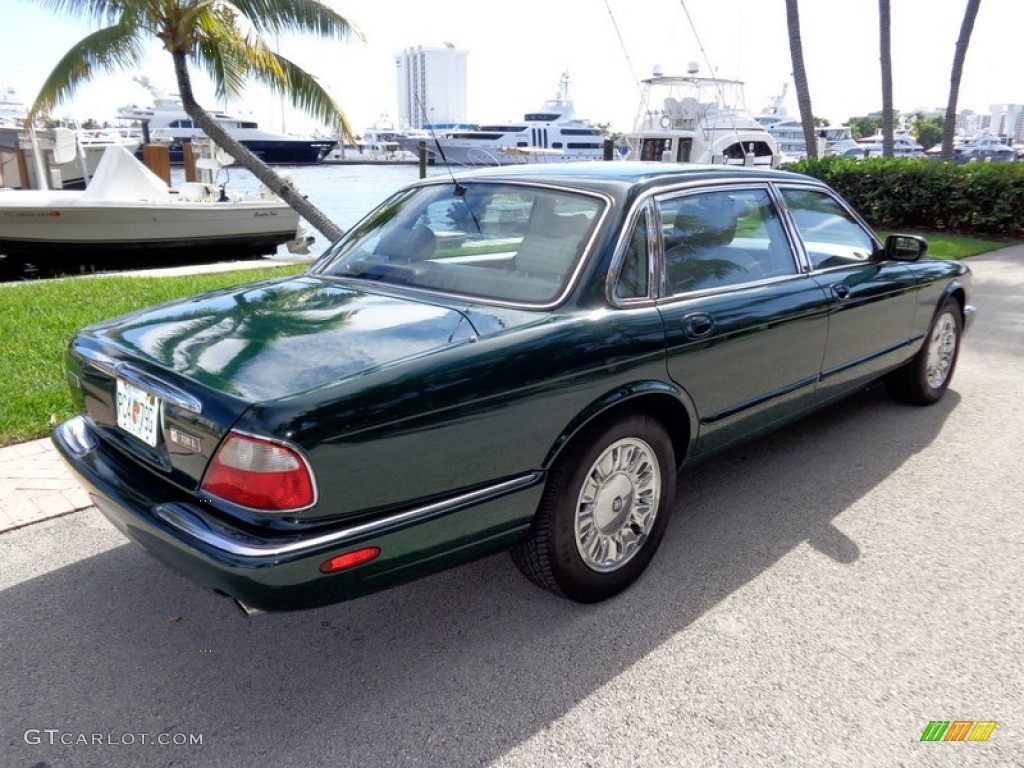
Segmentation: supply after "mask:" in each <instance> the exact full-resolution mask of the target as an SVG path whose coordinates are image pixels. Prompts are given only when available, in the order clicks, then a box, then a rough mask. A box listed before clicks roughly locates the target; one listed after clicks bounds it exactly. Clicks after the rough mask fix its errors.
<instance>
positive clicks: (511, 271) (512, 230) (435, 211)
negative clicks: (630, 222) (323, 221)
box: [313, 183, 605, 304]
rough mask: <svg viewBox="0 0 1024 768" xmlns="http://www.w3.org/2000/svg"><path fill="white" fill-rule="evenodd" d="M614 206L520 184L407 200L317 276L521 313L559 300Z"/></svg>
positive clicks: (464, 187)
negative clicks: (477, 301)
mask: <svg viewBox="0 0 1024 768" xmlns="http://www.w3.org/2000/svg"><path fill="white" fill-rule="evenodd" d="M604 205H605V203H604V202H603V201H602V200H601V199H600V198H596V197H591V196H588V195H584V194H578V193H575V192H566V191H561V190H556V189H550V188H547V187H532V186H525V185H519V184H501V183H470V184H460V185H458V186H456V185H455V184H452V183H446V184H433V185H428V186H423V187H413V188H411V189H407V190H404V191H402V192H399V193H398V194H396V195H395V196H393V197H392V198H390V199H389V200H388V201H386V202H385V203H384V204H383V205H381V206H380V207H379V208H377V209H376V210H374V211H373V212H372V213H371V214H370V215H369V216H367V217H366V218H365V219H363V220H362V221H361V222H360V223H359V224H358V225H356V226H355V227H354V228H353V229H352V230H350V231H349V232H348V233H347V234H346V235H345V236H344V237H343V238H342V239H341V240H339V241H338V242H337V243H335V244H334V245H333V246H331V248H329V249H328V250H327V252H325V253H324V255H323V257H321V259H320V260H319V261H318V262H317V263H316V264H315V265H314V266H313V272H315V273H317V274H322V275H328V276H334V277H348V278H355V279H362V280H373V281H378V282H381V283H388V284H393V285H402V286H412V287H417V288H425V289H428V290H431V291H440V292H443V293H452V294H458V295H460V296H471V297H476V298H481V299H485V300H488V299H489V300H496V301H502V302H514V303H520V304H547V303H550V302H552V301H554V300H555V299H557V298H558V297H559V296H561V294H562V293H563V291H564V290H565V288H566V287H567V285H568V283H569V281H570V279H571V278H572V277H573V275H574V274H575V272H576V267H577V265H578V264H579V263H580V260H581V259H582V256H583V253H584V251H585V249H586V246H587V244H588V243H589V241H590V239H591V235H592V233H593V231H594V228H595V226H596V224H597V221H598V219H599V218H600V216H599V214H600V212H601V210H602V209H603V207H604Z"/></svg>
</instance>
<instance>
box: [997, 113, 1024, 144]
mask: <svg viewBox="0 0 1024 768" xmlns="http://www.w3.org/2000/svg"><path fill="white" fill-rule="evenodd" d="M990 111H991V113H992V122H991V131H992V133H994V134H996V135H997V136H1006V137H1009V138H1011V139H1015V140H1017V141H1024V104H993V105H992V108H991V110H990Z"/></svg>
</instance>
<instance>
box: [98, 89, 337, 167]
mask: <svg viewBox="0 0 1024 768" xmlns="http://www.w3.org/2000/svg"><path fill="white" fill-rule="evenodd" d="M134 79H135V82H137V83H139V85H141V86H142V87H143V88H145V89H146V90H147V91H149V94H150V97H151V98H152V99H153V105H152V106H149V107H140V106H137V105H135V104H130V105H128V106H124V107H121V108H120V109H118V110H117V117H118V119H120V120H125V121H129V122H132V123H136V124H138V123H144V124H145V125H146V126H147V129H148V133H149V139H150V141H153V142H162V143H166V144H168V145H169V146H170V152H171V162H172V163H176V164H179V163H181V162H183V157H184V154H183V151H182V145H183V144H187V143H188V142H190V141H192V140H193V139H197V138H206V134H205V133H203V130H202V129H201V128H200V127H199V126H197V125H196V124H195V123H194V122H193V121H192V118H191V117H189V116H188V114H186V112H185V108H184V107H183V106H182V104H181V99H180V98H179V97H178V96H172V95H170V94H168V93H166V92H164V91H162V90H161V89H160V88H157V87H156V86H155V85H153V83H151V82H150V80H149V78H147V77H136V78H134ZM210 114H211V115H212V116H213V119H214V120H216V121H217V122H218V123H220V125H221V126H222V127H223V128H224V129H225V130H226V131H227V132H228V133H229V134H231V136H233V137H234V138H236V139H238V141H240V142H241V143H242V144H243V145H244V146H245V147H246V148H247V149H249V150H250V151H251V152H252V153H253V154H255V155H256V156H257V157H258V158H260V159H261V160H262V161H263V162H265V163H268V164H271V165H275V164H276V165H316V164H317V163H319V162H321V161H322V160H323V159H324V156H325V155H326V154H327V153H328V152H329V151H330V150H331V148H332V147H333V146H334V144H335V143H336V142H335V141H334V140H333V139H327V138H311V137H307V138H301V137H296V136H288V135H287V134H283V133H273V132H271V131H266V130H263V129H261V128H260V127H259V124H258V123H256V122H255V121H253V120H246V119H242V118H238V117H233V116H231V115H228V114H226V113H224V112H218V111H216V110H211V111H210Z"/></svg>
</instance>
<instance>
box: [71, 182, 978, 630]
mask: <svg viewBox="0 0 1024 768" xmlns="http://www.w3.org/2000/svg"><path fill="white" fill-rule="evenodd" d="M926 250H927V245H926V244H925V242H924V241H923V240H921V239H919V238H915V237H912V236H904V235H893V236H890V237H889V238H887V240H886V241H885V242H884V243H882V242H880V241H879V240H878V239H876V237H875V235H874V234H873V233H872V231H871V229H870V227H868V226H867V225H866V224H865V223H864V221H863V220H862V219H861V218H860V217H859V216H858V215H857V213H856V212H855V211H853V210H852V209H851V208H850V206H849V205H847V204H846V203H845V202H844V201H843V200H842V199H841V198H840V197H839V196H838V195H837V194H836V193H835V192H833V191H832V190H831V189H829V188H828V187H827V186H825V185H823V184H822V183H820V182H818V181H816V180H814V179H811V178H807V177H805V176H798V175H793V174H789V173H784V172H781V171H770V170H755V169H753V168H743V167H720V166H685V165H670V164H662V163H652V164H648V163H629V162H607V163H601V162H589V163H574V164H564V165H555V164H552V165H528V166H518V167H511V168H509V167H506V168H500V169H491V170H486V171H474V172H468V173H465V174H461V175H454V176H437V177H433V178H430V179H427V180H424V181H421V182H419V183H417V184H414V185H412V186H410V187H408V188H407V189H404V190H402V191H400V192H398V193H397V194H395V195H394V196H392V197H391V198H390V199H388V200H386V201H385V202H384V203H383V204H382V205H380V206H379V207H377V208H376V209H375V210H373V211H372V212H371V213H370V214H369V215H368V216H366V218H364V219H363V220H362V221H361V222H360V223H359V224H358V225H356V226H355V227H354V228H353V229H352V230H351V231H349V232H348V233H347V234H346V235H344V236H343V237H342V238H341V239H340V240H338V241H337V242H336V243H334V244H333V245H332V246H331V247H330V248H328V250H327V251H326V252H325V253H324V254H323V256H322V257H321V258H320V259H318V260H317V261H316V262H315V263H314V264H313V265H312V267H311V268H310V269H309V271H308V272H307V273H306V274H303V275H301V276H298V277H288V278H283V279H279V280H271V281H267V282H261V283H255V284H251V285H246V286H242V287H237V288H231V289H227V290H221V291H217V292H214V293H209V294H205V295H202V296H197V297H194V298H190V299H187V300H183V301H177V302H174V303H170V304H164V305H161V306H156V307H151V308H147V309H143V310H141V311H138V312H134V313H132V314H129V315H124V316H122V317H117V318H114V319H112V320H109V321H106V322H103V323H99V324H97V325H93V326H91V327H88V328H86V329H84V330H82V331H81V332H79V333H78V334H77V335H76V336H75V338H74V339H73V340H72V342H71V344H70V346H69V349H68V354H67V376H68V380H69V382H70V385H71V388H72V390H73V392H74V397H75V400H76V402H77V405H78V407H79V409H80V411H81V414H80V415H78V416H76V417H74V418H72V419H70V420H69V421H67V422H65V423H63V424H61V425H60V426H59V427H57V429H56V430H55V431H54V433H53V440H54V442H55V444H56V446H57V448H58V449H59V451H60V453H61V454H62V455H63V457H64V458H65V459H66V461H67V462H68V463H69V464H70V466H71V467H72V469H74V471H75V472H76V473H77V474H78V475H79V477H80V478H81V480H82V481H83V483H84V484H85V485H86V487H87V488H88V491H89V493H90V494H91V496H92V499H93V501H94V502H95V504H96V506H97V507H98V508H99V509H100V510H101V511H102V512H103V514H104V515H106V516H107V517H108V518H109V519H110V521H111V522H112V523H113V524H114V525H115V526H117V527H118V528H119V529H120V530H121V531H122V532H123V533H124V534H125V535H127V536H128V537H129V538H131V539H133V540H135V541H137V542H138V543H139V544H141V545H142V546H143V547H145V548H146V549H147V550H149V551H150V552H151V553H152V554H153V555H155V556H156V557H157V558H159V559H160V560H162V561H164V562H165V563H167V564H169V565H171V566H172V567H174V568H176V569H178V570H180V571H182V572H184V573H186V574H188V575H189V576H190V577H192V578H193V579H194V580H195V581H196V582H198V583H200V584H203V585H206V586H208V587H212V588H213V589H215V590H217V591H219V592H222V593H224V594H227V595H229V596H231V597H232V598H234V599H235V600H236V601H237V603H238V604H239V605H240V606H242V607H243V608H244V609H245V610H246V611H247V612H250V613H252V612H258V611H267V610H287V609H294V608H304V607H310V606H316V605H323V604H326V603H331V602H334V601H339V600H344V599H347V598H352V597H357V596H359V595H365V594H367V593H370V592H373V591H375V590H380V589H383V588H385V587H389V586H392V585H394V584H397V583H399V582H403V581H407V580H410V579H414V578H417V577H419V576H423V575H425V574H428V573H431V572H434V571H437V570H440V569H444V568H449V567H452V566H454V565H457V564H459V563H463V562H465V561H468V560H471V559H474V558H479V557H482V556H484V555H488V554H491V553H494V552H497V551H500V550H504V549H509V550H510V551H511V554H512V558H513V560H514V561H515V563H516V564H517V565H518V566H519V568H520V569H521V570H522V571H523V572H524V573H525V575H526V576H527V577H528V578H529V579H530V580H532V581H533V582H535V583H536V584H538V585H540V586H541V587H544V588H546V589H548V590H551V591H552V592H555V593H557V594H559V595H563V596H565V597H568V598H571V599H573V600H578V601H583V602H595V601H599V600H603V599H605V598H608V597H611V596H612V595H614V594H616V593H618V592H619V591H621V590H622V589H624V588H626V587H627V586H629V585H630V584H631V583H632V582H633V581H634V580H635V579H637V578H638V577H639V576H640V575H641V574H642V573H643V571H644V569H645V568H646V567H647V565H648V563H649V562H650V561H651V558H652V557H653V556H654V553H655V550H656V549H657V548H658V544H659V543H660V542H661V540H662V538H663V536H664V534H665V528H666V526H667V525H668V522H669V517H670V510H671V508H672V502H673V495H674V491H675V483H676V474H677V471H678V470H679V469H680V468H681V467H682V466H684V465H685V464H686V463H687V462H688V461H691V460H692V459H695V458H697V457H700V458H703V457H704V456H705V455H708V454H710V453H712V452H714V451H719V450H721V449H723V448H725V447H727V446H730V445H732V444H734V443H736V442H737V441H740V440H745V439H748V438H750V437H751V436H752V435H755V434H759V433H762V432H764V431H765V430H769V429H772V428H774V427H776V426H778V425H780V424H782V423H784V422H786V421H789V420H791V419H794V418H796V417H799V416H801V415H803V414H806V413H808V412H810V411H812V410H814V409H816V408H820V407H821V406H823V405H825V404H827V403H830V402H833V401H835V400H836V399H837V398H840V397H843V396H844V395H848V394H849V393H851V392H854V391H856V390H858V389H861V388H863V387H864V386H866V385H867V384H869V383H871V382H873V381H875V380H878V379H884V381H885V383H886V385H887V386H888V387H889V389H890V390H891V392H892V393H893V394H894V395H895V396H897V397H899V398H901V399H903V400H906V401H909V402H912V403H919V404H928V403H934V402H935V401H937V400H938V399H939V398H941V397H942V395H943V393H944V392H945V391H946V388H947V387H948V386H949V383H950V379H951V378H952V376H953V371H954V368H955V366H956V361H957V353H958V350H959V347H960V338H961V335H962V333H963V331H964V329H965V328H966V327H967V326H968V324H969V323H970V321H971V319H972V318H973V316H974V313H975V309H974V307H972V306H971V304H970V303H969V302H970V291H971V273H970V271H969V270H968V268H967V267H965V266H963V265H962V264H959V263H955V262H942V261H932V260H929V259H927V258H925V255H926ZM879 439H880V440H881V439H885V436H884V435H881V434H880V435H879ZM480 588H481V589H486V585H481V586H480Z"/></svg>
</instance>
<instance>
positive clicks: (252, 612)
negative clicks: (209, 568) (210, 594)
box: [213, 589, 266, 618]
mask: <svg viewBox="0 0 1024 768" xmlns="http://www.w3.org/2000/svg"><path fill="white" fill-rule="evenodd" d="M213 591H214V592H216V593H217V594H218V595H223V596H224V597H226V598H228V599H229V600H230V601H231V602H232V603H234V604H235V607H237V608H238V610H240V611H241V612H242V613H244V614H245V616H246V617H247V618H250V617H252V616H259V615H260V614H263V613H266V611H263V610H260V609H259V608H253V607H252V606H250V605H246V604H245V603H243V602H242V601H241V600H239V599H238V598H237V597H233V596H232V595H229V594H228V593H227V592H222V591H221V590H219V589H215V590H213Z"/></svg>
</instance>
